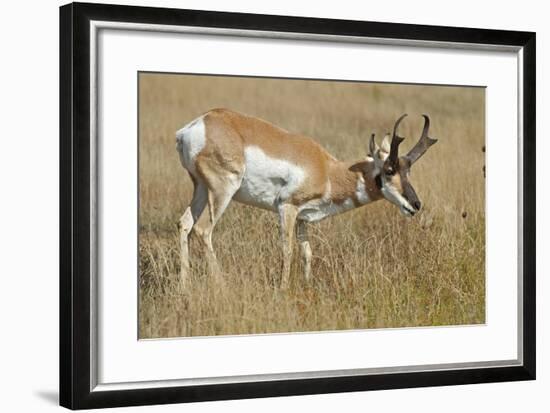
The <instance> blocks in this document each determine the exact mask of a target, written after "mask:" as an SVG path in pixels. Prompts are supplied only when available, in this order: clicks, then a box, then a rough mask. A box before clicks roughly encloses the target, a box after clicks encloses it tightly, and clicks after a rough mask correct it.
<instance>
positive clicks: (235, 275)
mask: <svg viewBox="0 0 550 413" xmlns="http://www.w3.org/2000/svg"><path fill="white" fill-rule="evenodd" d="M216 107H226V108H230V109H232V110H236V111H241V112H244V113H247V114H250V115H254V116H257V117H261V118H263V119H265V120H268V121H270V122H272V123H274V124H276V125H279V126H281V127H283V128H285V129H287V130H290V131H293V132H299V133H302V134H305V135H308V136H311V137H312V138H314V139H316V140H317V141H318V142H319V143H321V144H322V145H323V146H324V147H325V148H326V149H327V150H328V151H329V152H331V153H332V154H333V155H334V156H336V157H337V158H339V159H341V160H353V159H361V158H363V157H364V156H365V154H366V152H367V146H368V138H369V136H370V134H371V133H372V132H377V136H378V137H379V139H380V137H381V136H383V133H384V132H386V131H388V130H391V128H392V127H393V123H394V122H395V120H396V119H397V117H399V116H400V115H401V114H402V113H404V112H407V113H408V114H409V117H408V118H407V119H406V120H405V121H404V122H403V123H402V124H401V126H400V134H401V135H403V136H405V137H407V139H406V140H405V142H404V143H403V144H402V145H401V151H400V153H406V151H407V150H408V149H409V148H410V147H411V146H412V145H413V144H414V143H415V142H416V141H417V139H418V138H419V137H420V133H421V130H422V125H423V120H422V117H421V116H420V115H421V114H422V113H426V114H429V116H430V117H431V120H432V127H431V130H430V135H431V136H432V137H434V138H438V139H439V142H438V143H437V144H436V145H434V146H433V147H432V148H431V149H430V150H429V151H428V152H427V153H426V155H425V156H424V157H423V158H422V159H421V160H419V161H418V163H417V164H415V165H414V167H413V169H412V173H411V178H410V179H411V183H412V184H413V186H414V188H415V189H416V192H417V194H418V196H419V198H420V199H421V201H422V204H423V209H422V211H421V213H419V214H417V215H416V216H415V217H414V218H412V219H407V218H404V217H402V216H401V214H400V213H399V211H398V209H397V207H395V206H393V205H391V204H390V203H388V202H387V201H385V200H380V201H378V202H375V203H373V204H370V205H367V206H364V207H362V208H358V209H355V210H353V211H350V212H347V213H344V214H342V215H338V216H334V217H330V218H327V219H326V220H324V221H322V222H320V223H317V224H312V225H310V226H309V233H310V238H311V240H310V241H311V247H312V250H313V260H312V279H311V280H310V281H309V282H306V281H305V280H304V279H303V276H302V270H301V263H300V259H299V254H298V253H297V246H295V248H296V249H295V254H294V263H293V267H292V272H291V283H290V287H289V288H288V289H287V290H281V289H279V288H278V287H277V286H278V283H279V275H280V268H281V259H282V252H281V244H280V241H279V229H278V219H277V216H276V214H274V213H271V212H268V211H263V210H259V209H256V208H252V207H249V206H245V205H242V204H238V203H236V202H232V203H231V204H230V206H229V208H228V209H227V210H226V212H225V214H224V215H223V216H222V218H221V220H220V222H219V223H218V225H217V226H216V229H215V231H214V236H213V240H214V248H215V250H216V253H217V256H218V260H219V262H220V264H221V266H222V270H223V276H224V280H225V282H224V285H223V286H220V285H218V284H216V283H214V282H213V281H212V280H210V278H209V277H208V276H207V274H206V265H205V262H204V260H203V258H202V257H201V254H200V253H201V251H200V250H199V248H198V242H195V240H193V239H192V241H191V244H190V248H191V250H190V254H191V266H192V277H191V282H190V284H189V285H188V287H187V288H182V286H181V284H180V282H179V250H178V247H179V236H178V228H177V225H176V223H177V221H178V219H179V217H180V216H181V214H182V213H183V211H184V210H185V208H186V207H187V205H188V203H189V202H190V199H191V193H192V184H191V180H190V179H189V177H188V175H187V171H186V170H185V169H184V168H183V167H182V166H181V164H180V161H179V158H178V155H177V153H176V150H175V132H176V130H177V129H179V128H181V127H182V126H183V125H185V124H186V123H188V122H189V121H191V120H192V119H194V118H195V117H197V116H198V115H200V114H202V113H204V112H206V111H208V110H209V109H212V108H216ZM484 113H485V91H484V89H482V88H465V87H435V86H416V85H394V84H372V83H355V82H353V83H350V82H328V81H302V80H282V79H256V78H235V77H233V78H230V77H207V76H190V75H166V74H149V73H141V74H140V75H139V150H140V159H139V177H140V181H139V187H140V194H139V201H140V210H139V220H140V227H139V262H140V278H139V336H140V338H158V337H177V336H208V335H227V334H258V333H275V332H297V331H319V330H339V329H365V328H389V327H411V326H440V325H459V324H478V323H484V322H485V180H484V177H483V172H482V167H483V165H484V154H483V152H482V150H481V148H482V146H483V145H484V140H485V118H484V116H485V115H484ZM192 238H193V237H192Z"/></svg>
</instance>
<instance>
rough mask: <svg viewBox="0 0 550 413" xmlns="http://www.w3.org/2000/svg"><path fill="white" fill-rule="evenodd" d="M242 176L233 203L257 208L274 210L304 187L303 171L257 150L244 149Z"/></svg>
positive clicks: (254, 147)
mask: <svg viewBox="0 0 550 413" xmlns="http://www.w3.org/2000/svg"><path fill="white" fill-rule="evenodd" d="M244 158H245V173H244V177H243V180H242V183H241V187H240V188H239V190H238V191H237V193H236V194H235V196H234V197H233V199H235V200H236V201H239V202H242V203H244V204H249V205H254V206H257V207H260V208H264V209H269V210H272V211H276V210H277V205H278V204H279V203H281V202H284V201H286V200H287V199H289V198H290V197H291V196H292V195H293V194H294V192H296V191H297V190H298V189H299V188H300V187H301V186H302V184H303V182H304V179H305V171H304V170H303V169H302V168H301V167H300V166H298V165H296V164H293V163H292V162H289V161H287V160H284V159H276V158H271V157H270V156H268V155H267V154H266V153H265V152H264V151H263V150H262V149H261V148H259V147H257V146H247V147H246V148H245V149H244Z"/></svg>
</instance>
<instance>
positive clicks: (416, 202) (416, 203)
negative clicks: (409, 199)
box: [413, 199, 422, 211]
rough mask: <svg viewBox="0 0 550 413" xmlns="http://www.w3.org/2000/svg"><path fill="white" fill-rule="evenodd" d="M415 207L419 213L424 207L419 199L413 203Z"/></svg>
mask: <svg viewBox="0 0 550 413" xmlns="http://www.w3.org/2000/svg"><path fill="white" fill-rule="evenodd" d="M413 207H414V209H416V210H417V211H420V208H421V207H422V202H420V201H419V200H418V199H417V200H416V201H414V202H413Z"/></svg>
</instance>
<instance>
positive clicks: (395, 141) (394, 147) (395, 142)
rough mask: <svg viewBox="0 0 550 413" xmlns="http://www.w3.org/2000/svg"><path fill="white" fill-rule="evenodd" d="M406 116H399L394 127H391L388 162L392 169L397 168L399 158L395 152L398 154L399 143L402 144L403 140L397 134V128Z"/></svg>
mask: <svg viewBox="0 0 550 413" xmlns="http://www.w3.org/2000/svg"><path fill="white" fill-rule="evenodd" d="M406 116H407V114H406V113H405V114H403V115H401V117H400V118H399V119H397V121H396V122H395V125H394V127H393V136H392V139H391V146H390V156H389V160H390V163H391V164H392V165H393V166H394V167H396V166H397V159H398V157H399V155H398V153H397V152H398V148H399V145H400V144H401V142H403V141H404V140H405V138H403V137H401V136H399V135H398V134H397V128H398V127H399V124H400V123H401V121H402V120H403V119H404V118H405V117H406Z"/></svg>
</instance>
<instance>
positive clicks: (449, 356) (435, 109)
mask: <svg viewBox="0 0 550 413" xmlns="http://www.w3.org/2000/svg"><path fill="white" fill-rule="evenodd" d="M60 51H61V53H60V85H61V89H60V101H61V108H60V155H61V156H60V158H61V165H60V168H61V169H60V171H61V173H60V185H61V199H60V207H61V210H60V217H61V218H60V222H61V228H60V242H61V245H60V251H61V252H60V388H61V390H60V402H61V405H63V406H65V407H68V408H72V409H82V408H100V407H114V406H130V405H143V404H159V403H177V402H193V401H206V400H223V399H235V398H253V397H268V396H285V395H302V394H316V393H329V392H348V391H360V390H376V389H394V388H404V387H421V386H438V385H453V384H467V383H484V382H496V381H512V380H532V379H534V378H535V34H534V33H528V32H511V31H495V30H485V29H469V28H451V27H435V26H420V25H406V24H394V23H378V22H365V21H343V20H330V19H316V18H307V17H286V16H267V15H252V14H239V13H222V12H206V11H195V10H177V9H162V8H148V7H130V6H115V5H105V4H81V3H73V4H69V5H66V6H63V7H61V9H60Z"/></svg>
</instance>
